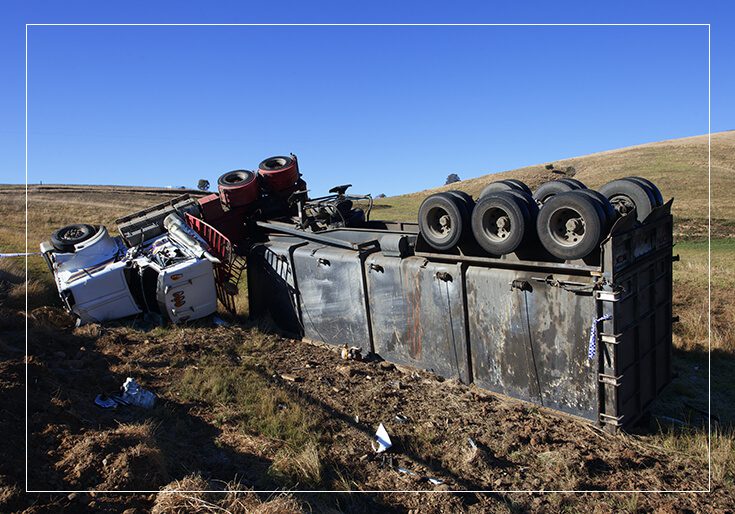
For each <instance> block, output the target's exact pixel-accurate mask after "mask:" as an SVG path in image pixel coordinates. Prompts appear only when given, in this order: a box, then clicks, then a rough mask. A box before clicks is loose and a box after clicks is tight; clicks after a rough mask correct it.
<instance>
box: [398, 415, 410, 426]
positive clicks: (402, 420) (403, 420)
mask: <svg viewBox="0 0 735 514" xmlns="http://www.w3.org/2000/svg"><path fill="white" fill-rule="evenodd" d="M396 423H400V424H403V423H408V416H404V415H403V414H396Z"/></svg>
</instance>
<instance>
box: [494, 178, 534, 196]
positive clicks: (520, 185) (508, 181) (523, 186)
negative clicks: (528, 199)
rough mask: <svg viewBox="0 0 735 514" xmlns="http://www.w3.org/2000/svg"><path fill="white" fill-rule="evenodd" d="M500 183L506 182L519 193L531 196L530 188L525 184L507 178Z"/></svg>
mask: <svg viewBox="0 0 735 514" xmlns="http://www.w3.org/2000/svg"><path fill="white" fill-rule="evenodd" d="M502 182H507V183H508V184H514V185H516V186H518V187H517V189H520V190H521V191H523V192H525V193H528V194H529V195H531V196H533V191H531V188H530V187H528V185H526V183H525V182H523V181H521V180H518V179H515V178H507V179H505V180H503V181H502Z"/></svg>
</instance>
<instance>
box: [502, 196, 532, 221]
mask: <svg viewBox="0 0 735 514" xmlns="http://www.w3.org/2000/svg"><path fill="white" fill-rule="evenodd" d="M506 192H507V193H508V194H511V195H513V196H515V197H516V198H520V199H521V200H522V201H523V204H524V205H525V206H526V209H528V213H529V214H530V216H531V218H530V219H531V221H532V222H533V223H536V216H538V204H537V203H536V201H535V200H534V199H533V195H532V194H531V193H526V192H525V191H519V190H518V189H511V190H509V191H506Z"/></svg>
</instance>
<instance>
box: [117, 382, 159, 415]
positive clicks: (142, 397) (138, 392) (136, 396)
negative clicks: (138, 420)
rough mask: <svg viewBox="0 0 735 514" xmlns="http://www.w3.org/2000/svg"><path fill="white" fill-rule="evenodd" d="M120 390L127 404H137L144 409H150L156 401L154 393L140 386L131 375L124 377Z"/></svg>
mask: <svg viewBox="0 0 735 514" xmlns="http://www.w3.org/2000/svg"><path fill="white" fill-rule="evenodd" d="M122 390H123V394H122V400H123V401H124V402H125V403H126V404H128V405H137V406H138V407H143V408H144V409H150V408H151V407H153V404H154V403H156V395H155V394H153V393H152V392H150V391H149V390H147V389H144V388H142V387H140V384H138V383H137V382H136V381H135V379H134V378H132V377H128V378H127V379H125V383H124V384H123V386H122Z"/></svg>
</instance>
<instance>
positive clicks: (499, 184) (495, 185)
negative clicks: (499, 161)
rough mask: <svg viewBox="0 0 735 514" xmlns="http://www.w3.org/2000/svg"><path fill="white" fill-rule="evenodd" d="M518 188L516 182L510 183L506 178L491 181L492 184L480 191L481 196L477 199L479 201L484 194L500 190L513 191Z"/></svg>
mask: <svg viewBox="0 0 735 514" xmlns="http://www.w3.org/2000/svg"><path fill="white" fill-rule="evenodd" d="M517 189H518V186H516V185H515V184H509V183H508V182H507V181H505V180H497V181H495V182H491V183H490V184H488V185H486V186H485V188H484V189H483V190H482V191H480V196H479V198H478V199H477V201H478V202H479V201H480V199H481V198H482V197H483V196H487V195H489V194H491V193H498V192H500V191H513V190H517Z"/></svg>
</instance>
